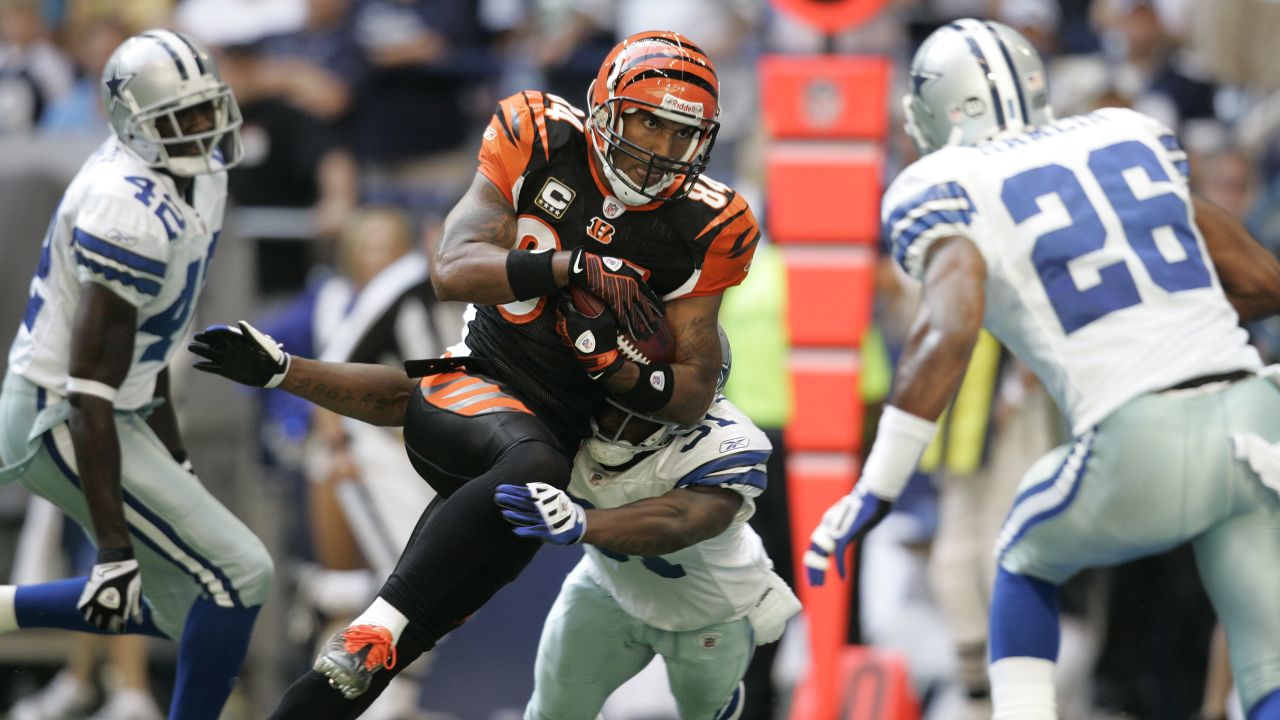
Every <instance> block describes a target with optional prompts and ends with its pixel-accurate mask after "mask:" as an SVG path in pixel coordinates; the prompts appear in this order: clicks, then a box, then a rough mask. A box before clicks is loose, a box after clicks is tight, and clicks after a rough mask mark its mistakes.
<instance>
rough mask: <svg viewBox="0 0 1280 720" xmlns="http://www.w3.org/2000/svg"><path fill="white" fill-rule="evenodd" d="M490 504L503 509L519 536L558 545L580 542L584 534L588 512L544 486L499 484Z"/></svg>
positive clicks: (540, 484) (561, 491) (561, 494)
mask: <svg viewBox="0 0 1280 720" xmlns="http://www.w3.org/2000/svg"><path fill="white" fill-rule="evenodd" d="M493 501H494V502H496V503H498V505H499V506H500V507H501V508H502V516H503V517H505V518H506V519H507V522H509V523H511V524H512V525H515V526H516V527H515V528H514V529H512V532H514V533H515V534H517V535H519V536H521V537H534V538H538V539H540V540H543V541H545V542H550V543H555V544H557V545H572V544H574V543H577V542H581V541H582V534H583V533H585V532H586V531H587V513H586V511H585V510H583V509H582V506H581V505H579V504H578V503H576V502H574V501H573V500H570V499H569V496H568V495H567V494H566V493H565V492H564V491H563V490H557V489H556V488H554V487H552V486H551V485H548V484H546V483H540V482H531V483H527V484H525V485H505V484H504V485H499V486H498V487H497V488H496V489H495V490H494V491H493Z"/></svg>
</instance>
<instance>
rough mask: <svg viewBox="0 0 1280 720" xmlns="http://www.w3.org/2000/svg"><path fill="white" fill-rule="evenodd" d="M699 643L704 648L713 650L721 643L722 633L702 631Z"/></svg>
mask: <svg viewBox="0 0 1280 720" xmlns="http://www.w3.org/2000/svg"><path fill="white" fill-rule="evenodd" d="M698 644H700V645H702V649H703V650H711V649H713V648H714V647H715V646H716V645H719V644H720V633H702V634H701V635H699V636H698Z"/></svg>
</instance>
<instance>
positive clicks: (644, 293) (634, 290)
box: [569, 247, 662, 340]
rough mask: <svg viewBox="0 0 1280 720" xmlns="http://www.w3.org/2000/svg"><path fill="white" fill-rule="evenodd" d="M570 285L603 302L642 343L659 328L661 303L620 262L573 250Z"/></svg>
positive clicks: (632, 270) (570, 259)
mask: <svg viewBox="0 0 1280 720" xmlns="http://www.w3.org/2000/svg"><path fill="white" fill-rule="evenodd" d="M569 285H570V286H576V287H579V288H582V289H583V290H586V291H587V292H589V293H591V294H592V295H595V296H596V297H598V298H600V299H601V300H603V301H604V304H605V305H606V306H607V307H608V308H609V309H610V310H611V311H613V316H614V317H615V318H617V319H618V322H620V323H622V325H623V327H624V328H626V330H627V331H628V332H629V333H631V334H632V335H634V336H636V337H637V338H640V339H641V340H644V339H647V338H648V337H649V336H650V335H652V334H653V331H654V330H655V329H656V328H657V327H658V319H659V318H661V317H662V301H661V300H659V299H658V296H657V295H656V294H655V293H654V292H653V290H652V289H651V288H650V287H649V284H648V283H646V282H645V281H644V278H643V277H641V275H640V273H639V272H637V271H636V269H635V268H633V267H631V266H630V265H628V264H626V263H625V262H623V261H622V260H621V259H619V258H616V257H608V256H605V255H596V254H595V253H591V252H587V251H586V250H584V249H582V248H580V247H579V248H577V249H575V250H574V251H573V254H572V255H570V256H569Z"/></svg>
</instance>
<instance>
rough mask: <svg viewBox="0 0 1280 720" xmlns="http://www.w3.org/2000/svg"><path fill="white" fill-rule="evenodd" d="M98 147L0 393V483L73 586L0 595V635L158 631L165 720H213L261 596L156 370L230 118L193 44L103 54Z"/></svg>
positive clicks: (193, 270) (59, 218) (213, 214)
mask: <svg viewBox="0 0 1280 720" xmlns="http://www.w3.org/2000/svg"><path fill="white" fill-rule="evenodd" d="M101 92H102V100H103V103H104V104H105V106H106V107H105V109H106V113H107V116H108V118H109V120H110V124H111V129H112V131H113V132H112V136H111V138H110V139H108V140H107V141H106V142H104V143H103V144H102V146H101V147H99V148H98V150H97V152H95V153H94V154H93V155H92V156H91V157H90V158H89V159H88V160H87V161H86V162H85V164H84V166H83V167H82V168H81V169H80V172H79V173H78V174H77V175H76V177H75V179H73V180H72V181H71V184H70V186H68V188H67V190H66V193H65V194H64V195H63V196H62V202H61V203H60V204H59V206H58V209H57V211H56V212H55V213H54V216H53V219H52V221H51V222H50V223H49V229H48V232H47V233H46V235H45V238H44V244H43V246H42V247H41V251H40V262H39V264H38V266H37V268H36V271H35V277H34V278H32V280H31V295H30V299H29V300H28V302H27V310H26V314H25V315H24V316H23V318H22V324H21V325H20V326H19V328H18V333H17V337H16V338H15V339H14V341H13V346H12V348H11V349H10V351H9V372H8V373H7V374H6V376H5V379H4V390H3V393H0V413H2V415H0V417H3V432H2V433H0V458H2V459H3V463H4V464H6V465H8V467H7V468H5V470H4V472H3V473H2V474H0V475H2V476H3V478H4V479H18V480H20V481H21V482H22V484H23V485H24V486H25V487H26V488H27V489H29V490H31V491H32V492H34V493H37V494H39V495H42V496H44V497H45V498H48V499H49V500H50V501H51V502H53V503H54V504H55V505H57V506H58V507H60V508H62V510H63V511H64V512H65V513H66V514H67V516H68V517H70V518H73V519H75V521H76V522H78V523H79V524H80V525H81V526H83V527H84V528H85V529H86V530H88V531H89V532H90V534H91V536H92V537H93V538H94V540H95V542H96V545H97V547H98V560H97V564H96V565H94V566H93V570H92V572H91V573H90V575H89V577H87V578H83V577H81V578H74V579H70V580H64V581H59V582H53V583H47V584H43V585H32V586H23V587H18V588H14V587H12V586H5V587H0V632H2V631H9V630H14V629H16V628H18V627H57V628H66V629H69V630H79V631H82V632H112V633H119V632H128V633H146V634H150V635H157V636H160V637H168V638H173V639H175V640H178V642H179V646H178V675H177V680H176V685H175V688H174V693H173V701H172V703H171V705H170V708H169V717H171V718H184V719H186V718H210V719H212V718H216V717H218V714H219V711H220V710H221V709H222V706H223V704H224V703H225V702H226V698H227V696H228V694H229V693H230V691H231V685H232V682H233V681H234V680H235V677H236V675H237V674H238V673H239V670H240V665H241V663H242V661H243V660H244V656H245V652H246V650H247V649H248V645H249V636H250V634H251V632H252V630H253V623H254V619H255V618H256V617H257V614H258V610H259V608H260V607H261V606H262V603H263V602H264V601H265V600H266V598H267V591H268V589H269V588H270V585H271V577H272V564H271V558H270V557H269V556H268V555H267V551H266V548H265V547H263V545H262V543H261V542H260V541H259V540H258V538H257V537H255V536H254V534H253V533H252V532H250V531H249V529H248V528H247V527H245V526H244V524H243V523H241V522H240V521H239V520H238V519H237V518H236V517H235V516H234V515H232V514H231V512H230V511H228V510H227V509H226V508H225V507H223V506H222V504H221V503H219V502H218V501H217V499H215V498H214V497H213V495H211V494H210V493H209V492H208V491H207V490H206V489H205V488H204V486H203V485H202V484H201V483H200V481H199V479H198V478H197V477H196V476H195V473H194V471H193V470H192V467H191V463H190V462H189V461H188V459H187V457H186V455H187V453H186V450H185V446H184V445H183V442H182V438H181V435H180V434H179V432H178V424H177V418H176V416H175V415H174V411H173V406H172V404H171V403H170V402H169V371H168V364H169V361H170V360H171V359H172V358H173V355H174V353H176V352H177V351H178V348H179V347H180V343H181V342H182V339H183V337H184V336H185V335H186V332H187V326H188V324H189V323H190V321H191V315H192V313H193V312H194V310H195V305H196V301H197V299H198V298H199V296H200V291H201V289H202V288H203V287H204V283H205V278H206V277H207V274H208V272H209V263H210V262H211V260H212V256H213V251H214V247H215V246H216V245H217V242H218V234H219V232H220V231H221V229H222V214H223V209H224V208H225V207H226V202H227V175H226V172H225V171H226V169H227V168H229V167H231V166H232V165H234V164H235V163H236V162H238V161H239V159H240V154H241V152H240V147H241V146H240V136H239V126H240V111H239V110H238V109H237V107H236V102H235V99H234V98H233V97H232V95H231V91H230V89H228V88H227V85H226V84H225V83H224V82H222V80H221V78H220V77H219V76H218V71H217V69H216V67H215V66H214V62H213V60H212V59H211V58H210V57H209V53H208V52H207V51H206V50H205V49H204V48H203V47H201V46H200V45H199V44H198V43H197V42H196V41H194V40H192V39H191V38H189V37H187V36H185V35H182V34H179V33H173V32H169V31H167V30H152V31H148V32H144V33H141V34H139V35H135V36H134V37H132V38H129V39H128V40H126V41H125V42H124V43H122V44H121V45H120V47H119V48H117V49H116V51H115V53H114V54H113V55H112V56H111V59H110V60H109V61H108V62H107V64H106V68H105V69H104V71H103V77H102V85H101Z"/></svg>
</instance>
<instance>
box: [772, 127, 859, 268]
mask: <svg viewBox="0 0 1280 720" xmlns="http://www.w3.org/2000/svg"><path fill="white" fill-rule="evenodd" d="M883 156H884V151H883V150H881V149H880V148H879V147H877V146H875V145H871V144H856V143H842V142H786V143H774V144H773V145H772V146H771V147H770V148H769V149H768V150H766V151H765V167H766V171H767V172H768V174H769V197H768V210H767V211H766V213H765V219H766V221H767V223H768V226H769V236H770V237H771V238H772V239H773V240H774V241H775V242H777V243H779V244H782V245H786V244H791V243H824V244H825V243H854V244H858V245H868V246H871V245H874V244H875V243H876V242H878V241H879V239H880V193H881V191H882V190H883V187H882V182H881V179H882V176H883V174H884V170H883V168H882V166H883V164H884V157H883Z"/></svg>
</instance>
